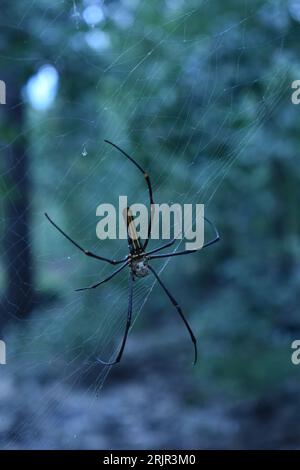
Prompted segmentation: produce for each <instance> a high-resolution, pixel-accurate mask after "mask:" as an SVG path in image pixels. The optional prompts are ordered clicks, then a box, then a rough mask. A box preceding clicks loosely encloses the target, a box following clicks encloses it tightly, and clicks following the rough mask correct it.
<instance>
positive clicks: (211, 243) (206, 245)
mask: <svg viewBox="0 0 300 470" xmlns="http://www.w3.org/2000/svg"><path fill="white" fill-rule="evenodd" d="M204 219H205V220H206V221H207V222H208V223H209V224H210V225H211V226H212V227H213V229H214V232H215V238H213V239H212V240H210V241H209V242H207V243H204V245H203V246H202V247H201V248H200V249H199V250H182V251H175V253H165V254H163V255H155V256H151V255H150V256H149V259H157V258H168V257H172V256H180V255H188V254H189V253H196V252H197V251H200V250H202V249H203V248H206V247H208V246H210V245H213V244H214V243H217V242H218V241H219V240H220V235H219V232H218V230H217V227H215V225H214V224H213V223H212V222H211V221H210V220H208V219H207V218H206V217H204Z"/></svg>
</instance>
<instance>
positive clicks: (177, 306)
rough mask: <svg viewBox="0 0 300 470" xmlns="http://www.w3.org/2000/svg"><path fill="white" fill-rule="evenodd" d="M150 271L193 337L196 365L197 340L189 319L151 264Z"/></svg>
mask: <svg viewBox="0 0 300 470" xmlns="http://www.w3.org/2000/svg"><path fill="white" fill-rule="evenodd" d="M148 267H149V269H150V271H152V273H153V274H154V276H155V277H156V279H157V281H158V283H159V284H160V285H161V287H162V288H163V290H164V291H165V293H166V294H167V296H168V297H169V299H170V301H171V302H172V304H173V305H174V307H175V308H176V310H177V312H178V313H179V315H180V317H181V319H182V320H183V322H184V324H185V326H186V328H187V330H188V332H189V334H190V337H191V340H192V342H193V345H194V354H195V356H194V365H195V364H196V362H197V357H198V352H197V340H196V338H195V336H194V333H193V331H192V328H191V327H190V325H189V323H188V321H187V319H186V318H185V316H184V314H183V311H182V310H181V307H180V306H179V305H178V303H177V300H176V299H175V298H174V297H173V295H172V294H171V292H170V291H169V290H168V289H167V287H166V286H165V285H164V283H163V282H162V280H161V279H160V277H159V275H158V274H157V272H156V271H155V270H154V269H153V268H152V267H151V266H150V265H148Z"/></svg>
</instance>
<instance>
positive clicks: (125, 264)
mask: <svg viewBox="0 0 300 470" xmlns="http://www.w3.org/2000/svg"><path fill="white" fill-rule="evenodd" d="M128 263H129V261H125V263H124V264H122V266H121V267H120V268H118V269H116V271H114V272H113V273H111V274H110V275H109V276H108V277H106V278H105V279H103V281H100V282H97V284H93V285H91V286H89V287H81V288H80V289H75V292H79V291H81V290H89V289H95V288H96V287H98V286H101V284H104V283H105V282H107V281H110V280H111V279H112V278H113V277H114V276H116V274H118V273H119V272H121V271H122V269H124V268H125V266H128Z"/></svg>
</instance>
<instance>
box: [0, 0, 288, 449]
mask: <svg viewBox="0 0 300 470" xmlns="http://www.w3.org/2000/svg"><path fill="white" fill-rule="evenodd" d="M38 3H39V4H40V5H41V2H37V1H35V0H33V1H32V2H28V4H27V5H26V8H25V6H24V10H23V11H20V12H19V15H20V16H19V18H16V24H19V25H20V24H23V23H24V22H25V21H26V19H27V18H28V17H29V16H30V14H31V11H32V10H33V9H34V8H35V7H36V6H37V4H38ZM54 3H56V5H60V6H59V15H57V18H54V19H53V20H52V23H51V24H50V22H49V25H48V30H42V31H41V33H40V34H41V36H42V35H44V34H48V33H49V34H51V27H52V25H53V24H55V22H57V21H59V17H60V15H63V14H64V13H65V12H66V11H68V13H69V18H70V19H69V21H70V24H69V26H71V27H72V28H73V30H74V35H79V34H80V33H81V32H82V31H86V24H85V23H84V20H83V12H84V9H85V8H86V6H87V5H88V4H89V3H88V2H86V3H83V4H82V3H81V2H79V1H73V2H54ZM198 3H199V2H190V6H188V7H186V6H185V7H184V3H183V2H181V1H175V0H174V1H173V2H165V3H164V7H163V12H162V15H163V18H165V19H164V20H163V21H161V23H160V26H161V29H160V32H159V34H158V35H157V37H156V39H155V41H154V42H153V43H154V45H152V46H150V47H149V50H148V51H147V52H146V53H144V54H143V55H141V48H140V43H141V42H142V40H146V39H148V38H151V34H152V33H151V31H145V33H144V37H142V38H139V37H138V35H137V39H136V40H132V35H133V33H134V30H135V28H137V27H138V25H136V23H135V22H134V18H135V17H139V13H140V12H142V11H143V9H146V8H150V7H149V6H148V7H147V2H146V1H145V0H144V1H125V0H124V1H123V2H122V3H120V4H119V5H118V6H116V4H115V3H114V2H112V3H107V4H104V6H105V14H106V15H107V17H108V18H110V19H112V21H113V22H114V28H115V30H116V31H118V35H119V37H122V46H120V47H118V48H116V47H113V46H111V45H110V46H108V47H107V48H106V49H105V50H104V51H103V54H104V55H105V59H106V61H107V63H108V66H107V67H106V68H105V69H104V70H101V79H100V78H99V75H100V71H99V66H98V62H97V60H96V59H95V62H93V61H90V62H87V61H86V60H85V58H84V54H82V55H79V57H80V59H81V60H83V64H84V66H83V67H84V71H85V72H86V71H87V70H88V71H89V73H91V74H92V77H93V83H94V85H93V86H92V90H91V91H92V92H94V93H95V94H99V96H101V99H99V102H98V103H97V104H96V106H95V110H94V115H93V117H91V116H88V117H85V116H80V117H76V116H67V115H65V114H64V112H63V110H61V109H60V108H59V106H56V105H55V104H54V106H53V107H52V108H51V110H50V111H49V112H48V113H44V114H43V113H40V114H39V116H38V118H37V119H36V120H34V118H33V119H32V121H31V125H30V127H29V128H28V130H27V134H28V135H29V136H31V137H32V142H33V143H32V145H31V146H30V148H29V149H28V151H29V153H30V154H31V155H32V156H33V165H32V167H33V169H34V191H35V194H36V195H37V197H36V198H35V199H34V200H33V201H32V203H31V204H30V207H28V210H29V211H31V213H32V214H33V220H34V223H33V226H32V228H31V239H32V247H33V250H34V254H35V262H36V264H37V278H38V283H37V285H38V290H39V291H40V292H42V291H43V289H44V286H45V285H49V284H51V286H53V290H56V289H57V288H58V287H59V288H60V296H59V299H58V300H57V301H55V302H53V303H51V304H50V305H49V306H47V307H43V308H40V309H37V311H36V312H34V315H33V316H31V317H30V318H29V319H27V320H22V321H19V322H18V325H17V333H16V330H15V329H14V330H13V331H12V332H11V334H10V337H8V338H7V344H8V348H9V358H8V360H9V364H8V365H7V368H9V372H6V371H5V373H8V374H10V373H13V376H14V377H17V378H18V379H19V380H24V379H25V378H26V377H29V376H30V375H32V374H38V375H39V376H40V377H43V376H44V375H45V376H52V375H53V376H55V377H56V378H58V380H56V381H55V382H54V384H51V385H49V384H47V386H46V387H45V393H44V395H43V399H42V400H41V401H40V402H38V403H37V404H36V413H35V415H34V416H32V419H30V420H28V419H27V418H26V419H25V420H24V421H23V423H22V424H21V425H19V426H18V429H17V431H16V435H15V436H13V437H12V438H11V440H10V442H9V444H7V447H8V448H10V447H13V446H14V445H15V441H18V440H19V441H20V442H25V443H26V446H27V447H28V446H30V444H29V442H30V439H32V435H31V429H32V427H33V426H35V428H36V429H38V427H39V423H41V422H42V421H44V420H50V419H51V420H52V421H53V423H52V424H54V425H55V424H56V423H58V422H59V417H57V418H55V409H56V407H57V401H58V400H59V401H60V402H64V400H66V399H67V398H68V397H69V396H70V395H71V394H72V393H73V390H74V389H75V388H76V387H77V386H78V385H80V384H81V383H83V382H84V381H85V380H87V378H89V382H90V384H91V385H90V387H89V388H87V389H86V392H85V393H86V394H87V396H89V397H91V396H92V397H94V399H91V398H89V406H91V407H93V406H94V403H95V400H98V399H100V400H101V395H99V392H100V391H101V389H102V387H103V385H104V383H105V380H106V378H107V377H108V374H109V372H110V368H109V367H103V366H102V365H100V364H99V363H98V362H97V358H101V359H103V360H109V359H113V358H114V357H115V355H116V352H117V350H118V347H119V343H120V338H121V337H122V334H123V332H124V327H125V321H126V310H127V301H128V272H127V271H126V270H124V272H122V273H121V274H120V275H118V278H116V279H115V280H114V281H111V282H110V283H109V285H104V286H101V287H100V288H99V289H98V290H95V291H91V292H87V293H78V292H74V289H75V288H78V287H84V286H86V285H89V284H91V283H93V282H97V281H98V280H101V279H103V278H104V277H105V276H107V275H108V274H109V273H110V272H111V266H109V265H106V264H105V263H101V262H97V261H96V260H91V259H85V257H84V256H83V255H82V254H81V253H80V252H79V251H77V250H76V248H74V247H73V246H72V245H71V244H69V243H68V241H67V240H64V239H62V237H61V236H60V234H59V233H58V232H57V231H55V229H54V228H53V227H52V226H51V225H50V224H49V223H48V222H47V220H46V219H45V217H44V215H43V213H44V212H45V211H47V212H48V213H49V215H50V216H51V217H52V218H53V219H54V220H55V222H56V223H57V224H58V225H59V226H61V227H62V228H63V229H64V230H65V231H66V232H67V233H68V234H70V236H72V237H73V238H74V239H75V240H76V241H78V242H79V243H80V244H81V245H82V246H84V247H85V248H89V249H90V250H93V251H95V252H96V253H99V254H101V255H103V256H107V257H109V258H113V259H119V258H122V257H123V256H124V255H125V254H126V253H127V251H126V249H127V246H126V245H127V243H126V241H122V240H116V241H107V242H99V240H97V239H96V234H95V227H96V222H97V221H96V217H95V211H96V207H97V206H98V205H99V204H100V203H103V202H109V203H113V204H116V205H117V200H118V196H119V195H128V200H129V201H131V202H140V201H141V202H146V201H147V193H146V186H145V184H144V181H143V178H142V177H141V175H140V174H139V172H137V171H136V170H135V168H133V167H132V166H131V165H130V163H129V162H128V161H126V160H124V159H123V157H122V156H121V155H119V154H118V153H117V152H116V151H115V150H114V149H111V148H109V147H108V146H106V145H105V144H104V143H103V140H104V138H107V139H109V140H111V141H113V142H115V143H117V144H118V145H119V146H121V147H122V148H124V149H125V150H126V151H128V152H129V153H130V154H131V155H133V156H134V158H136V160H137V161H139V154H143V153H145V152H146V155H147V158H148V160H147V168H146V169H147V171H148V173H149V174H150V176H151V179H152V184H153V189H154V196H155V201H156V202H168V203H171V202H176V201H177V202H178V201H179V202H180V203H181V204H183V203H193V204H195V203H204V204H205V209H206V213H207V214H208V213H209V217H210V218H212V219H213V220H215V221H216V225H218V223H217V222H218V221H217V220H216V218H215V217H214V213H215V211H214V201H215V198H216V196H217V195H218V193H219V192H220V191H222V183H223V181H224V179H226V176H227V174H228V173H229V172H230V171H231V169H232V168H233V167H234V165H235V163H236V161H237V160H238V159H239V160H243V159H244V160H246V161H247V159H248V158H249V156H248V155H249V154H251V149H252V143H253V141H254V140H255V139H256V138H257V137H259V136H260V133H261V130H262V126H263V125H264V123H265V122H266V121H267V120H268V119H270V117H271V116H272V113H273V112H274V110H275V109H276V107H277V106H278V104H279V101H280V99H281V97H282V95H283V93H284V91H285V89H286V77H287V70H286V66H285V64H284V63H281V56H280V50H281V49H282V48H284V34H283V33H282V32H279V33H278V38H277V40H276V44H275V43H269V42H268V43H267V42H265V43H264V42H262V43H261V44H260V45H259V47H260V48H266V49H270V50H272V48H275V47H276V48H277V50H278V51H279V52H278V56H277V61H278V64H277V71H276V73H275V74H274V70H272V73H271V72H269V71H268V70H266V74H265V76H263V77H262V76H255V72H254V76H252V77H251V78H250V79H249V80H248V81H247V78H246V79H245V77H243V76H241V62H242V59H243V54H244V53H245V51H246V50H247V49H248V48H251V47H258V46H257V44H256V45H254V44H248V42H247V27H248V23H249V21H252V20H253V17H259V15H260V14H261V6H260V3H259V2H258V3H257V5H258V6H257V8H256V9H253V8H252V9H251V8H250V7H248V4H247V2H245V14H244V16H243V17H242V18H236V20H235V21H232V23H231V24H230V25H228V23H226V24H222V21H221V19H220V26H219V28H218V30H216V31H213V32H211V34H210V35H209V36H203V37H201V36H199V35H198V36H197V37H196V38H195V36H194V35H193V34H192V33H191V32H190V31H189V29H188V24H189V22H190V21H191V20H192V19H193V18H194V17H195V16H196V17H197V16H198V15H199V10H200V12H201V11H203V14H207V12H209V9H207V5H208V2H202V3H201V5H200V6H198V5H197V4H198ZM97 4H98V3H97ZM99 5H100V3H99ZM46 9H47V5H46V4H45V13H46ZM90 29H91V32H95V31H96V30H97V25H96V26H95V27H92V26H90ZM78 37H79V38H80V36H78ZM179 38H181V39H179ZM73 39H74V38H72V40H73ZM79 40H80V39H79ZM179 41H180V42H179ZM228 42H232V45H231V51H232V52H231V58H230V62H231V64H230V66H231V67H232V68H233V69H234V70H235V74H234V79H235V83H234V84H233V85H232V86H228V87H227V88H225V89H224V88H220V83H219V74H218V72H219V62H220V60H221V56H222V54H223V50H224V47H225V45H226V44H228ZM153 43H152V44H153ZM71 47H72V43H71V39H70V42H69V43H67V44H65V46H64V48H65V49H66V50H68V48H70V49H71ZM177 47H179V49H180V54H181V55H184V56H186V57H191V63H188V61H187V62H186V66H187V65H189V67H190V68H189V72H187V68H186V66H182V67H180V68H179V69H180V70H179V73H178V69H177V68H176V67H175V66H174V72H173V73H172V72H171V73H169V76H168V80H167V82H168V87H167V88H166V89H164V90H160V83H161V80H162V74H163V73H164V72H163V66H164V63H163V61H161V62H160V60H159V59H154V57H155V56H156V54H157V52H158V51H159V50H160V49H161V48H163V49H164V51H165V52H166V53H169V54H170V55H169V56H168V61H170V62H171V63H174V65H175V64H176V61H177V60H178V57H177V55H176V48H177ZM196 47H197V48H198V49H199V51H200V54H199V56H196V58H195V54H193V53H192V52H193V51H194V50H195V48H196ZM116 50H117V51H116ZM172 51H173V52H172ZM61 54H62V51H58V53H57V57H56V60H55V61H54V64H53V65H54V66H55V65H56V63H57V64H59V61H60V57H61ZM18 59H20V60H26V59H28V58H26V57H19V58H18ZM204 60H209V61H210V62H211V64H212V66H211V67H210V68H209V69H206V76H205V77H204V78H203V76H202V78H201V83H199V77H200V75H201V73H203V71H202V70H201V68H202V61H204ZM193 61H194V62H193ZM198 68H199V69H200V72H197V69H198ZM146 74H147V76H146ZM110 77H112V79H111V80H112V85H110ZM149 77H150V80H149ZM241 81H243V86H244V87H246V88H247V87H249V92H248V94H249V103H248V104H247V93H246V94H245V96H244V99H245V105H244V109H246V110H247V112H249V115H251V116H253V118H252V119H251V122H250V123H246V124H245V125H244V126H241V127H240V128H238V129H236V130H235V132H231V133H230V132H227V134H226V136H227V137H226V140H225V141H223V142H221V141H220V145H219V147H218V149H217V151H216V152H214V155H211V154H210V151H209V149H210V146H211V143H212V142H215V141H216V140H218V136H219V135H220V134H221V133H222V132H223V130H224V129H227V128H229V127H230V124H231V123H232V122H233V121H235V120H236V119H237V112H238V109H237V106H236V103H235V100H234V93H235V90H236V89H237V88H238V87H239V86H240V82H241ZM178 83H182V90H181V93H182V96H181V101H180V102H181V106H180V107H179V108H178V107H177V108H173V109H176V113H175V114H171V115H170V114H169V115H164V113H165V112H166V111H165V110H166V109H168V106H169V105H170V104H172V102H173V101H175V100H176V98H177V97H176V96H174V93H175V90H176V89H177V87H178ZM254 83H267V84H268V85H267V87H266V91H265V93H264V95H263V96H261V100H260V101H259V102H258V103H257V104H256V107H255V109H253V105H252V102H251V100H250V97H251V86H252V85H253V84H254ZM199 87H201V104H200V106H199V114H198V117H196V118H195V116H194V115H192V108H193V99H194V97H195V96H197V95H198V92H199ZM59 91H60V88H59V87H58V99H59ZM224 96H225V97H226V100H227V102H226V107H224V111H223V114H222V119H220V120H218V121H217V122H216V120H215V118H214V110H215V108H216V106H217V105H218V104H219V103H220V101H222V99H223V98H224ZM169 109H172V106H169ZM135 115H137V116H139V117H142V119H141V121H140V122H136V123H135V126H136V127H134V128H133V127H129V126H128V122H130V121H131V119H132V117H133V116H135ZM125 116H127V117H128V120H127V121H124V117H125ZM79 122H80V126H81V133H80V135H79V136H78V125H79ZM207 122H210V123H211V133H210V135H206V134H205V133H204V132H203V131H204V123H207ZM179 125H180V128H181V133H182V135H187V136H188V137H187V138H186V139H185V142H186V145H185V147H184V148H181V147H179V146H178V148H176V147H175V148H173V149H172V150H171V151H170V149H168V152H166V151H165V150H162V152H158V151H157V150H156V151H154V152H153V149H157V143H156V145H155V146H154V145H153V143H152V141H153V137H155V138H156V140H157V141H159V142H161V144H162V148H164V146H165V144H166V143H168V140H169V139H170V138H171V137H172V136H173V135H174V132H176V129H177V128H178V126H179ZM153 129H154V130H153ZM137 134H138V135H139V136H140V138H139V140H137V138H136V136H137ZM179 137H180V136H179ZM70 141H72V143H71V144H70ZM195 141H197V145H196V146H195ZM132 142H136V145H133V144H132ZM67 146H68V148H70V147H71V150H69V151H68V156H66V157H65V155H64V149H65V148H66V147H67ZM225 147H226V148H227V149H229V150H226V151H224V148H225ZM191 148H192V149H193V151H191ZM41 149H46V152H44V156H43V159H41ZM70 155H71V156H70ZM49 162H51V170H50V173H49ZM199 163H200V164H199ZM143 166H145V165H144V163H143ZM195 168H196V169H197V171H194V169H195ZM178 173H180V175H181V177H180V181H179V182H178V184H177V183H176V182H177V181H178V177H177V175H178ZM137 198H138V199H139V201H137ZM72 206H73V207H74V209H76V210H74V212H75V213H76V219H75V218H74V215H73V213H72V210H71V208H72ZM66 214H67V217H66ZM78 214H80V216H78ZM211 214H212V216H211ZM3 222H4V225H5V220H4V221H3ZM156 245H158V242H152V245H151V246H152V247H155V246H156ZM179 245H180V243H178V244H177V245H176V246H175V248H174V250H177V249H178V246H179ZM169 263H170V260H165V261H164V262H156V264H155V266H156V268H157V270H158V271H159V272H160V273H163V272H164V271H165V269H166V267H167V266H168V264H169ZM49 279H50V281H49ZM164 279H165V281H166V284H167V285H168V282H167V280H168V279H167V275H166V276H164ZM154 285H155V282H154V281H153V279H152V278H151V277H148V278H146V279H143V280H142V281H138V282H136V283H135V286H134V301H133V305H134V308H133V312H134V322H133V324H135V323H136V321H137V320H138V318H139V316H140V315H141V314H142V313H145V310H148V311H149V310H150V307H151V306H149V303H150V304H151V295H152V291H153V288H154ZM61 286H63V288H61ZM170 309H171V307H170ZM152 313H153V312H152ZM169 320H170V322H171V321H173V319H172V317H170V319H169ZM74 325H76V327H74ZM135 326H138V325H135ZM179 328H181V325H180V324H179V323H178V329H179ZM74 331H76V336H75V337H74ZM196 333H197V334H198V333H199V331H196ZM166 341H171V338H166ZM130 350H131V335H129V340H128V342H127V346H126V351H125V355H124V360H125V361H126V355H127V354H126V353H127V352H128V353H129V354H130ZM41 380H42V379H41ZM63 383H65V384H67V385H66V386H65V387H62V384H63ZM91 391H92V392H93V393H92V394H91V393H90V392H91ZM54 397H55V398H54ZM55 400H56V401H55ZM22 407H23V403H22V400H20V402H19V403H16V409H17V410H19V413H21V412H22ZM72 439H73V436H72V435H70V441H71V440H72ZM43 445H44V444H43V442H42V441H41V440H40V438H39V437H38V436H36V437H35V439H34V446H35V447H37V446H40V447H43Z"/></svg>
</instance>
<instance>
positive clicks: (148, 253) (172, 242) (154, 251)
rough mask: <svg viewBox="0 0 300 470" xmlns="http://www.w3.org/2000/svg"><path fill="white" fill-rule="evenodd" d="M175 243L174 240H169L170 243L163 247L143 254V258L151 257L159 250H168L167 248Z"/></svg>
mask: <svg viewBox="0 0 300 470" xmlns="http://www.w3.org/2000/svg"><path fill="white" fill-rule="evenodd" d="M175 242H176V239H175V238H173V240H171V241H170V242H168V243H166V244H165V245H161V246H159V247H158V248H155V249H154V250H151V251H148V252H147V253H145V256H148V255H152V254H153V253H157V252H158V251H161V250H163V249H164V248H169V246H172V245H174V243H175Z"/></svg>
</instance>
